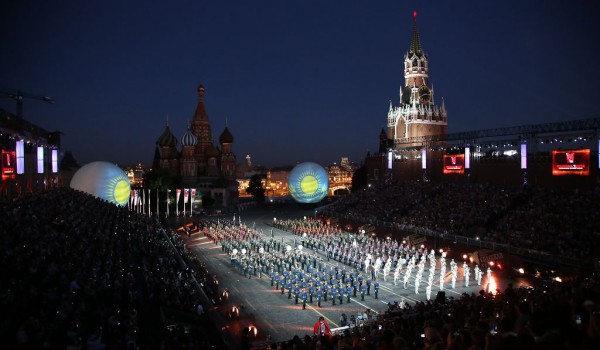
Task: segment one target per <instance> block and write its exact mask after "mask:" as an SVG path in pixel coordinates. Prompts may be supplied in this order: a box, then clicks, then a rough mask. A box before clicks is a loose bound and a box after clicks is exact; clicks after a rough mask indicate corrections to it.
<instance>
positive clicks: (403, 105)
mask: <svg viewBox="0 0 600 350" xmlns="http://www.w3.org/2000/svg"><path fill="white" fill-rule="evenodd" d="M413 19H414V25H413V32H412V39H411V42H410V47H409V49H408V52H407V53H406V55H404V86H402V87H401V88H400V105H399V106H396V107H394V106H393V104H392V101H390V108H389V110H388V115H387V138H388V140H390V141H392V142H393V148H400V147H407V146H411V144H410V143H411V142H410V141H411V140H410V139H409V138H414V137H419V136H429V135H443V134H446V132H447V126H448V115H447V113H446V107H445V106H444V100H443V99H442V101H441V105H439V106H438V105H436V104H435V99H434V96H435V94H434V89H433V84H431V82H430V81H429V58H428V57H427V54H426V53H425V51H424V50H423V47H422V46H421V37H420V35H419V30H418V28H417V14H416V12H415V13H413ZM390 146H392V145H390Z"/></svg>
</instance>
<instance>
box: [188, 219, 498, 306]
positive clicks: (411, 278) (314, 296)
mask: <svg viewBox="0 0 600 350" xmlns="http://www.w3.org/2000/svg"><path fill="white" fill-rule="evenodd" d="M274 225H275V227H277V228H279V229H281V230H285V231H289V232H292V233H294V234H295V235H296V236H298V237H297V238H296V237H295V238H294V240H293V241H294V242H293V245H290V244H286V243H284V241H283V238H282V239H281V240H278V239H276V238H275V237H274V236H273V234H272V233H271V234H270V237H265V235H264V234H263V233H262V232H259V231H257V230H255V229H254V228H250V227H247V226H245V225H243V224H241V223H240V222H239V221H237V222H236V220H235V217H234V220H232V221H229V220H227V219H225V220H224V219H222V218H221V219H217V220H206V221H204V222H203V223H202V224H201V225H200V227H202V228H203V229H202V233H203V234H204V235H205V236H206V237H208V238H210V239H211V240H212V241H213V242H214V244H221V249H222V251H223V252H224V253H226V254H227V255H229V257H230V261H231V265H232V267H233V268H235V269H237V270H238V271H239V273H240V274H241V275H243V276H244V277H247V278H248V279H251V278H253V277H254V278H266V279H270V284H271V286H272V287H273V288H274V289H275V290H277V291H280V292H281V294H282V295H287V298H288V299H290V300H291V299H292V298H293V300H294V304H300V303H301V304H302V308H303V309H305V308H306V304H307V303H311V304H314V303H315V302H316V305H317V306H318V307H321V304H322V303H331V305H336V303H339V304H343V303H344V302H346V303H350V297H354V298H357V296H358V295H360V300H364V299H365V296H372V297H374V298H375V299H377V298H378V297H379V289H380V283H379V282H380V279H383V281H388V276H389V275H390V274H391V273H392V271H393V283H394V286H397V285H398V283H399V281H400V280H402V281H403V283H402V286H403V288H404V289H408V287H409V282H412V283H414V288H415V289H414V291H415V294H419V292H420V288H421V282H422V281H425V280H426V282H427V283H426V288H425V293H426V298H427V300H430V299H431V290H432V286H433V285H434V279H435V278H436V272H437V278H438V281H439V284H438V287H439V289H440V290H443V289H444V283H445V280H446V277H447V276H446V265H447V263H446V254H445V252H441V253H440V254H439V255H440V257H439V261H438V258H437V257H436V252H435V251H434V250H431V251H429V252H428V251H427V249H426V248H425V246H424V245H420V246H415V245H409V244H407V243H406V242H398V241H396V240H392V239H383V240H382V239H378V238H374V237H370V236H368V235H367V236H366V235H352V234H350V233H348V232H343V231H342V230H340V229H338V228H332V227H330V226H328V225H325V224H323V223H321V222H320V221H317V220H311V219H308V220H307V219H304V220H283V221H277V222H276V223H274ZM306 248H308V249H306ZM309 250H310V251H309ZM319 253H321V254H319ZM426 266H428V269H427V270H428V272H427V273H426V272H425V270H426ZM413 270H416V273H415V274H414V275H413ZM458 270H459V269H458V264H457V263H456V262H455V261H454V260H453V259H451V260H450V279H451V286H452V288H456V281H457V279H458V274H459V272H458ZM473 272H474V275H475V280H476V283H477V284H478V285H481V282H482V275H483V272H482V271H481V269H480V268H479V266H477V265H475V266H474V268H473ZM470 274H471V268H470V267H469V265H468V264H467V262H466V261H465V262H464V263H463V266H462V276H463V279H464V286H466V287H468V286H469V278H470ZM425 275H426V276H425ZM487 278H488V280H489V279H490V278H491V270H490V269H489V268H488V270H487Z"/></svg>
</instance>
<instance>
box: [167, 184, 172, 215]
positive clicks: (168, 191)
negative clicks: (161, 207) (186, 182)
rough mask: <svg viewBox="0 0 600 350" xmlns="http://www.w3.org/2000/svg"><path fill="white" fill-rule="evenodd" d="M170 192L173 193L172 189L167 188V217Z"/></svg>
mask: <svg viewBox="0 0 600 350" xmlns="http://www.w3.org/2000/svg"><path fill="white" fill-rule="evenodd" d="M169 193H171V190H169V189H167V217H169V199H170V198H169V197H170V196H169Z"/></svg>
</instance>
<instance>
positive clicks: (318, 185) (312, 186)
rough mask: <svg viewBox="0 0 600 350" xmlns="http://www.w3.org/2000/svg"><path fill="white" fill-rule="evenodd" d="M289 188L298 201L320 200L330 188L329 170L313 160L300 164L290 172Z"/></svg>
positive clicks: (310, 201)
mask: <svg viewBox="0 0 600 350" xmlns="http://www.w3.org/2000/svg"><path fill="white" fill-rule="evenodd" d="M288 188H289V191H290V194H291V196H292V197H293V198H294V199H295V200H296V201H297V202H300V203H317V202H320V201H321V200H322V199H323V198H325V196H326V195H327V191H328V190H329V177H328V175H327V171H325V169H324V168H323V167H322V166H320V165H318V164H316V163H312V162H307V163H301V164H298V165H296V166H295V167H294V169H292V171H291V172H290V176H289V178H288Z"/></svg>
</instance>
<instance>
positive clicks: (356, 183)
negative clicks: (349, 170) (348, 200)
mask: <svg viewBox="0 0 600 350" xmlns="http://www.w3.org/2000/svg"><path fill="white" fill-rule="evenodd" d="M366 186H367V167H366V166H364V165H362V166H361V167H360V168H358V169H356V171H355V172H354V174H352V192H353V193H356V192H358V191H360V190H362V189H363V188H365V187H366Z"/></svg>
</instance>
